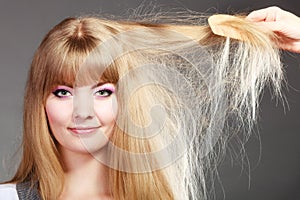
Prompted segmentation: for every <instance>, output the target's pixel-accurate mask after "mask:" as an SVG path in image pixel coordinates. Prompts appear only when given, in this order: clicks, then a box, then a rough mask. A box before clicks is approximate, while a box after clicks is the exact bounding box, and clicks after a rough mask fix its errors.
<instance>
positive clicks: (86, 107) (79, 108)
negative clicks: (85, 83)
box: [73, 87, 95, 122]
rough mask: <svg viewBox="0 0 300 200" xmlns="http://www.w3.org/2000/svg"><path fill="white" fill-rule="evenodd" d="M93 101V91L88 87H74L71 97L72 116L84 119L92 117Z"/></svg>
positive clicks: (76, 118) (93, 114)
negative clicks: (72, 96)
mask: <svg viewBox="0 0 300 200" xmlns="http://www.w3.org/2000/svg"><path fill="white" fill-rule="evenodd" d="M94 116H95V113H94V101H93V93H92V91H91V90H90V89H89V88H88V87H80V88H75V90H74V98H73V118H74V119H75V120H76V122H78V120H80V121H82V120H86V119H90V118H93V117H94Z"/></svg>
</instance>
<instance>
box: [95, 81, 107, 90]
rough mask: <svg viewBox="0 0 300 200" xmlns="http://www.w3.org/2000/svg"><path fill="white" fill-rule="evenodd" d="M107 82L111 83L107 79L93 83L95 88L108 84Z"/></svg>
mask: <svg viewBox="0 0 300 200" xmlns="http://www.w3.org/2000/svg"><path fill="white" fill-rule="evenodd" d="M107 83H109V82H107V81H100V82H98V83H97V84H95V85H93V86H92V89H95V88H96V87H99V86H101V85H104V84H107Z"/></svg>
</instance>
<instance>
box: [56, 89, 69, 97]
mask: <svg viewBox="0 0 300 200" xmlns="http://www.w3.org/2000/svg"><path fill="white" fill-rule="evenodd" d="M62 92H63V93H68V95H67V94H60V93H62ZM52 93H53V94H54V95H55V96H56V97H58V98H66V97H69V96H71V95H72V94H71V92H69V91H68V90H65V89H57V90H55V91H54V92H52Z"/></svg>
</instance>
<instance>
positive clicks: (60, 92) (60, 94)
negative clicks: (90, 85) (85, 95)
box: [52, 89, 113, 98]
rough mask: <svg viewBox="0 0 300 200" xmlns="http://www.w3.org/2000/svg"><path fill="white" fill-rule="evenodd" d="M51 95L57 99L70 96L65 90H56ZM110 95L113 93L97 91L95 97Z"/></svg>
mask: <svg viewBox="0 0 300 200" xmlns="http://www.w3.org/2000/svg"><path fill="white" fill-rule="evenodd" d="M52 93H53V94H54V95H55V96H56V97H58V98H67V97H70V96H72V94H71V92H69V91H68V90H66V89H57V90H55V91H54V92H52ZM112 93H113V91H112V90H110V89H101V90H98V91H96V92H95V96H97V97H99V98H103V97H109V96H110V95H111V94H112ZM98 94H99V95H98Z"/></svg>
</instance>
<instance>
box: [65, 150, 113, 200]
mask: <svg viewBox="0 0 300 200" xmlns="http://www.w3.org/2000/svg"><path fill="white" fill-rule="evenodd" d="M61 155H62V158H63V162H64V172H65V182H64V188H63V192H62V197H63V198H62V199H74V197H76V199H81V198H80V197H82V198H83V199H99V198H95V197H101V199H106V198H107V197H109V194H110V192H109V185H108V168H107V167H106V166H105V165H104V164H102V163H101V162H100V161H98V160H97V159H96V158H95V157H94V156H92V155H91V154H89V153H78V152H71V151H68V150H67V149H63V150H61ZM66 197H68V198H66ZM69 197H72V198H69ZM87 197H90V198H87ZM104 197H105V198H104Z"/></svg>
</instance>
